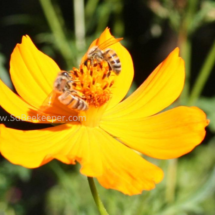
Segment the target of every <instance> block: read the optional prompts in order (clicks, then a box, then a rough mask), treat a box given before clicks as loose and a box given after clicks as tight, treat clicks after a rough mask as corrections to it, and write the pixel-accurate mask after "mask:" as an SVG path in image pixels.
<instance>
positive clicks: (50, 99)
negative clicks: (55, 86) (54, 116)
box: [39, 90, 57, 113]
mask: <svg viewBox="0 0 215 215" xmlns="http://www.w3.org/2000/svg"><path fill="white" fill-rule="evenodd" d="M56 96H57V93H56V91H55V90H53V91H52V92H51V93H50V94H49V95H48V97H47V98H46V99H45V100H44V102H43V104H42V105H41V106H40V109H39V112H41V113H44V112H45V111H46V110H47V109H48V108H50V107H52V104H53V102H54V100H55V98H56Z"/></svg>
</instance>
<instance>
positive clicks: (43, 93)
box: [10, 36, 60, 108]
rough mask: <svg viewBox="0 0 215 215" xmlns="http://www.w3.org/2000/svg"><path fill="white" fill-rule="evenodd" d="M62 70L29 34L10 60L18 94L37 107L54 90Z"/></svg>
mask: <svg viewBox="0 0 215 215" xmlns="http://www.w3.org/2000/svg"><path fill="white" fill-rule="evenodd" d="M59 71H60V68H59V67H58V66H57V64H56V63H55V62H54V61H53V60H52V59H51V58H50V57H48V56H47V55H45V54H44V53H42V52H40V51H39V50H38V49H37V48H36V47H35V45H34V44H33V42H32V41H31V39H30V37H29V36H23V37H22V43H21V44H17V45H16V47H15V49H14V50H13V53H12V55H11V60H10V74H11V78H12V81H13V84H14V86H15V88H16V90H17V92H18V94H19V95H20V96H21V97H22V98H23V99H24V100H25V101H26V102H27V103H28V104H31V105H32V106H33V107H35V108H39V107H40V106H41V104H42V103H43V101H44V100H45V99H46V97H47V96H48V95H49V94H50V93H51V91H52V90H53V83H54V80H55V78H56V76H57V74H58V72H59Z"/></svg>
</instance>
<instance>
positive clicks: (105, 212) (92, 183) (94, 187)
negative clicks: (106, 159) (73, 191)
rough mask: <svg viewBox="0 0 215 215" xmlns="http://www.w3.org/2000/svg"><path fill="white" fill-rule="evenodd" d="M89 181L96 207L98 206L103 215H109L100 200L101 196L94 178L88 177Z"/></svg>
mask: <svg viewBox="0 0 215 215" xmlns="http://www.w3.org/2000/svg"><path fill="white" fill-rule="evenodd" d="M87 179H88V182H89V185H90V190H91V193H92V195H93V198H94V201H95V203H96V206H97V208H98V210H99V213H100V214H101V215H108V213H107V211H106V209H105V207H104V205H103V204H102V201H101V200H100V198H99V195H98V192H97V190H96V186H95V183H94V180H93V178H91V177H88V178H87Z"/></svg>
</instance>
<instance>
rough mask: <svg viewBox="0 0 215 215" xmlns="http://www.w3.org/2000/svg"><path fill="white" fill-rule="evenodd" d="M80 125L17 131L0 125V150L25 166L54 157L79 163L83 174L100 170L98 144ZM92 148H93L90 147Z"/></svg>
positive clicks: (47, 160) (96, 173)
mask: <svg viewBox="0 0 215 215" xmlns="http://www.w3.org/2000/svg"><path fill="white" fill-rule="evenodd" d="M89 134H90V132H89V131H88V130H87V129H86V128H85V127H82V126H80V125H70V124H65V125H60V126H55V127H51V128H46V129H40V130H32V131H21V130H16V129H10V128H6V127H5V126H4V125H1V127H0V137H1V144H0V151H1V153H2V155H3V156H4V157H5V158H7V159H8V160H9V161H10V162H12V163H14V164H18V165H21V166H24V167H27V168H36V167H39V166H41V165H43V164H45V163H47V162H49V161H51V160H52V159H54V158H56V159H58V160H60V161H62V162H64V163H67V164H74V163H75V161H76V160H77V161H78V162H80V163H81V165H82V169H81V172H82V173H83V174H86V175H89V176H94V177H96V176H98V175H101V174H102V164H101V162H98V160H99V161H100V160H101V159H100V153H99V145H98V143H97V142H96V140H95V137H93V136H92V135H89ZM92 149H93V150H92Z"/></svg>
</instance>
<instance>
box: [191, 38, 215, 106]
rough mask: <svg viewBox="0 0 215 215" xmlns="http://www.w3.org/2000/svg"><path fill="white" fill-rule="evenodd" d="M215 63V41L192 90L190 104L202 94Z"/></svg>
mask: <svg viewBox="0 0 215 215" xmlns="http://www.w3.org/2000/svg"><path fill="white" fill-rule="evenodd" d="M214 64H215V41H214V43H213V45H212V47H211V49H210V51H209V53H208V55H207V58H206V60H205V62H204V64H203V66H202V68H201V70H200V73H199V76H198V78H197V80H196V82H195V85H194V87H193V89H192V91H191V95H190V99H189V102H188V105H193V104H194V103H195V102H196V100H197V99H198V97H199V96H200V94H201V92H202V90H203V88H204V86H205V83H206V81H207V80H208V77H209V75H210V73H211V71H212V68H213V66H214Z"/></svg>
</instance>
